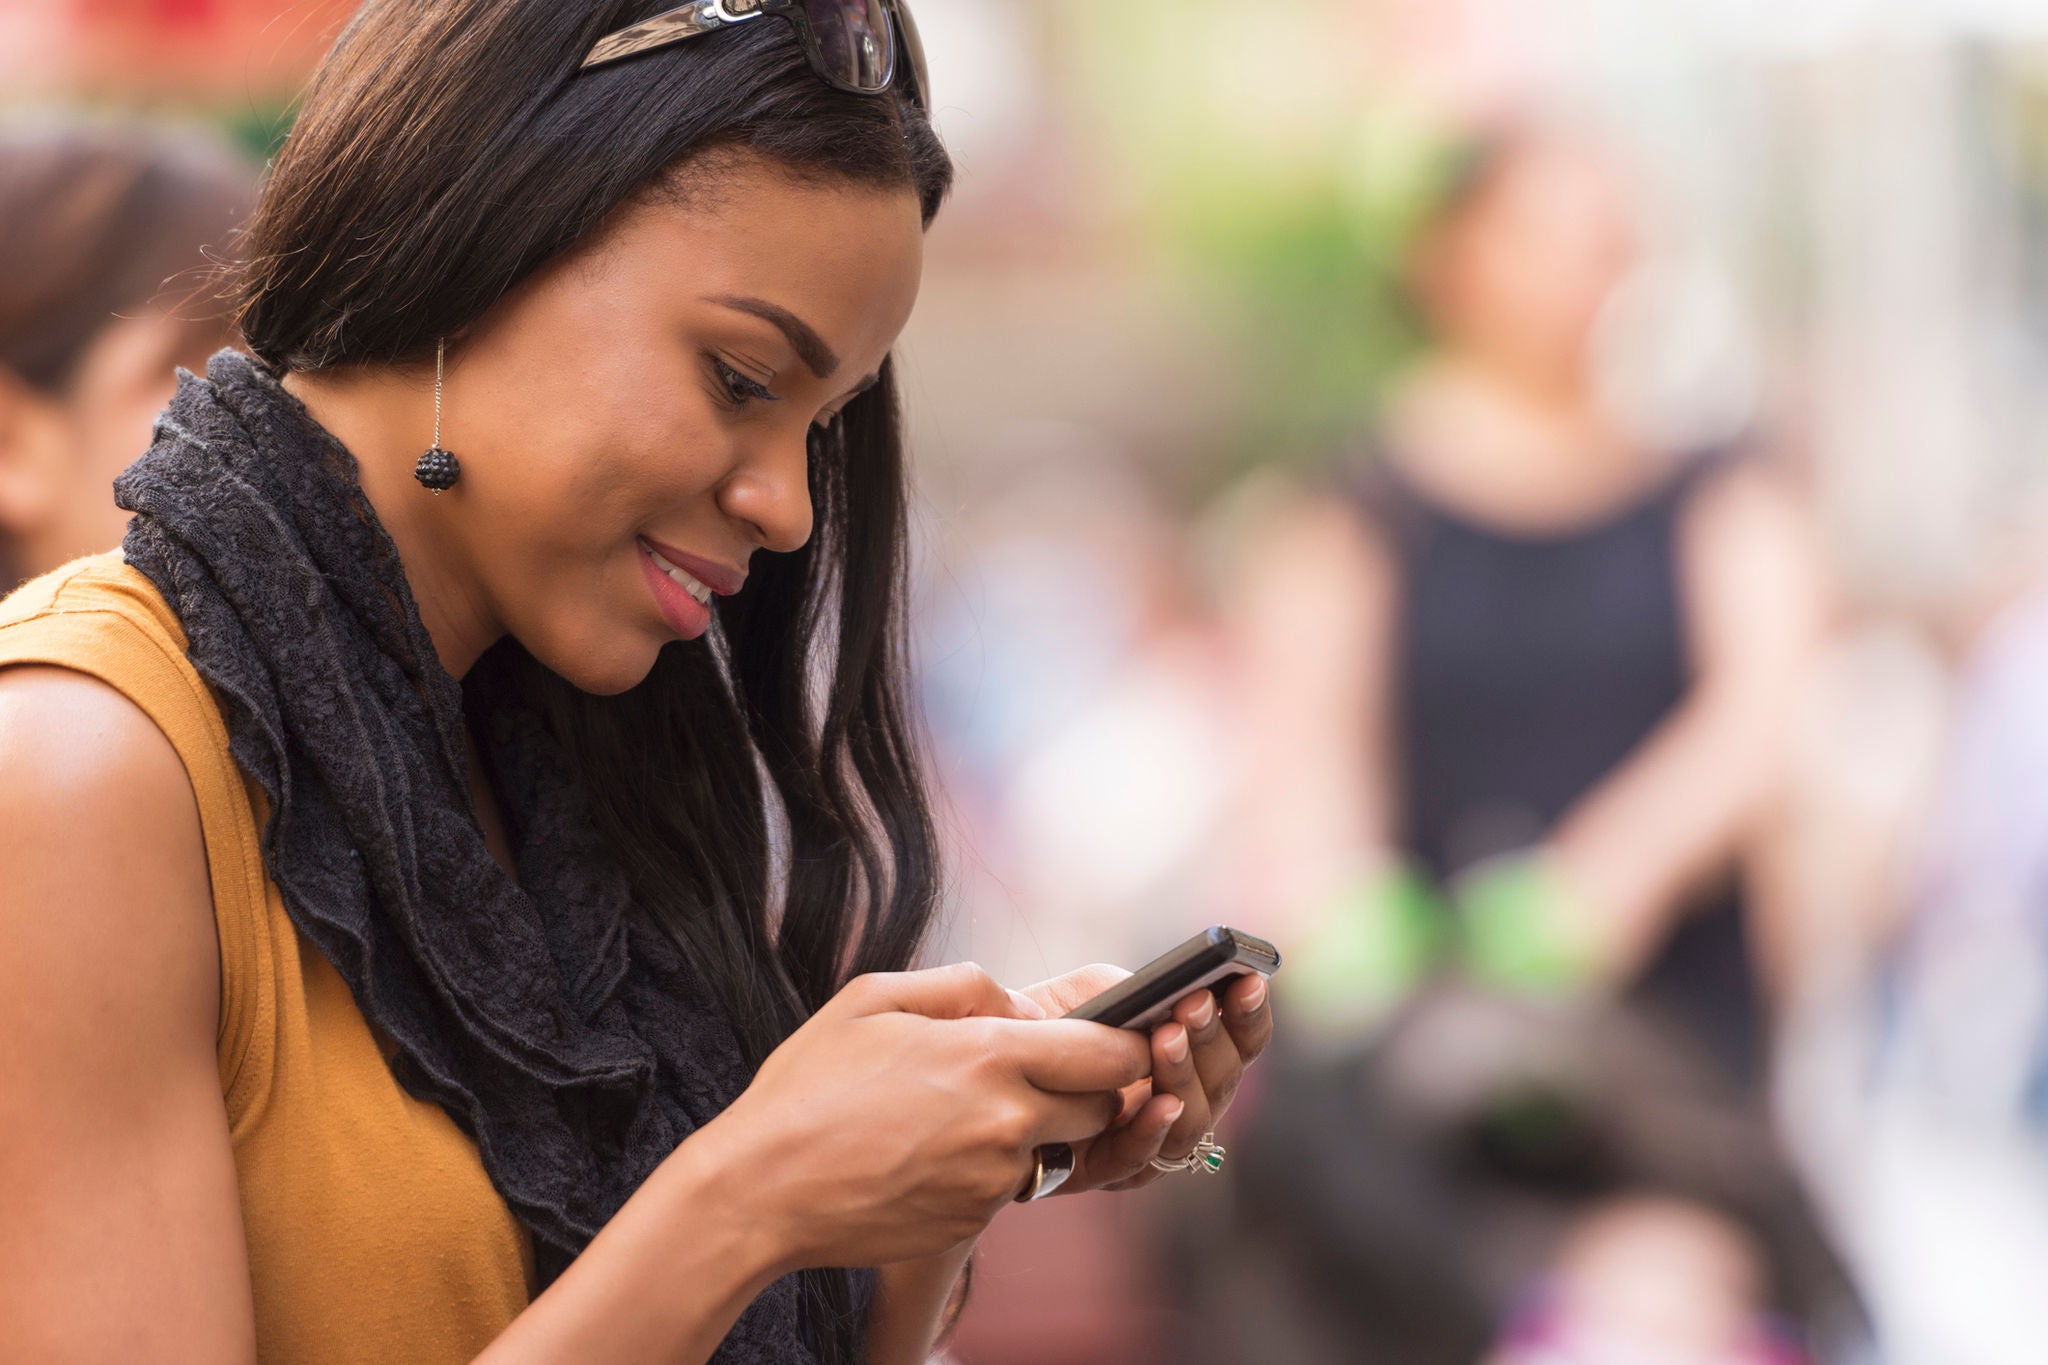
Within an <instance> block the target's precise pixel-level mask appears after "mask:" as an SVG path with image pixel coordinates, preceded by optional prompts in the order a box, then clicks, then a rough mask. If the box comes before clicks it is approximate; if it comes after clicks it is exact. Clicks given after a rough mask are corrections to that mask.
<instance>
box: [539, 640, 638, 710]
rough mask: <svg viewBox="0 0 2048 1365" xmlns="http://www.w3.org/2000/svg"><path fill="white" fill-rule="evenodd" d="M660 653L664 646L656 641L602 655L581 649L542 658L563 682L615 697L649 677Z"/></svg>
mask: <svg viewBox="0 0 2048 1365" xmlns="http://www.w3.org/2000/svg"><path fill="white" fill-rule="evenodd" d="M660 657H661V646H660V645H659V644H658V643H656V642H653V641H649V642H648V643H646V644H644V645H643V644H641V643H640V642H638V641H635V642H634V643H633V644H631V645H629V646H626V647H624V648H621V649H617V650H614V651H611V652H608V653H606V654H603V655H597V654H593V653H578V654H577V655H575V656H574V657H573V658H567V659H559V660H556V659H543V660H542V661H541V662H543V663H544V664H546V665H547V666H548V667H549V668H550V669H552V670H553V671H554V672H555V673H556V674H558V675H559V676H560V677H561V678H562V680H563V681H564V682H567V683H568V684H569V685H570V686H572V687H574V688H575V689H576V690H577V691H579V692H588V693H589V694H590V695H592V696H593V697H616V696H619V695H621V694H623V693H626V692H631V691H632V690H633V689H634V688H636V687H638V686H639V685H640V684H641V683H644V682H646V681H647V678H648V675H649V674H651V673H653V672H654V664H655V661H656V660H657V659H659V658H660Z"/></svg>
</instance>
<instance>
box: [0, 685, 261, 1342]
mask: <svg viewBox="0 0 2048 1365" xmlns="http://www.w3.org/2000/svg"><path fill="white" fill-rule="evenodd" d="M212 911H213V906H212V895H211V890H210V884H209V882H208V878H207V866H206V849H205V843H204V840H203V836H202V833H201V830H200V823H199V808H198V803H197V800H196V798H195V797H194V796H193V793H192V787H191V784H190V782H189V780H188V779H187V777H186V775H185V768H184V765H183V763H182V762H181V761H180V759H179V757H178V754H177V751H176V750H175V749H173V748H172V746H171V743H170V741H169V740H168V739H167V738H166V737H165V736H164V734H163V733H162V731H160V730H158V729H157V727H156V725H155V724H154V723H153V722H152V721H151V720H150V718H149V717H148V715H146V714H145V713H144V712H143V711H142V710H141V708H139V707H138V706H136V705H135V704H134V703H133V702H131V701H129V700H128V699H127V698H126V697H125V696H123V695H122V694H121V693H120V692H118V691H116V690H114V689H113V688H111V687H109V686H107V685H106V684H104V683H101V682H98V681H96V680H94V679H92V678H90V677H87V676H85V675H83V674H80V673H75V672H70V671H67V670H64V669H58V668H47V667H40V666H35V667H30V666H17V667H11V668H7V669H4V670H0V1038H4V1039H6V1040H7V1045H6V1046H5V1047H0V1207H4V1208H6V1209H7V1210H8V1216H7V1218H6V1219H5V1220H4V1221H0V1324H4V1326H0V1336H6V1337H8V1338H9V1339H10V1340H13V1341H16V1342H25V1343H31V1344H33V1343H45V1344H48V1345H49V1346H50V1347H51V1349H52V1352H53V1355H52V1358H56V1357H57V1356H62V1357H63V1358H66V1359H72V1358H77V1359H86V1358H91V1359H100V1358H105V1359H115V1358H119V1357H121V1356H122V1354H123V1352H124V1350H125V1348H126V1347H127V1346H130V1345H132V1344H133V1343H135V1342H139V1341H145V1340H146V1341H152V1342H157V1343H164V1344H169V1343H178V1345H176V1346H175V1347H174V1348H171V1354H170V1356H169V1357H165V1358H174V1359H181V1360H182V1359H190V1360H195V1361H196V1360H202V1359H205V1360H228V1361H233V1360H247V1359H253V1356H254V1338H253V1333H254V1326H253V1322H254V1318H253V1312H252V1309H251V1306H250V1295H249V1279H248V1263H247V1253H246V1250H245V1248H244V1244H243V1239H242V1227H241V1207H240V1203H239V1199H238V1195H237V1186H236V1175H235V1164H234V1155H233V1146H232V1142H231V1140H230V1137H229V1132H228V1124H227V1115H226V1109H225V1105H224V1104H223V1102H222V1099H221V1094H220V1082H219V1073H218V1069H217V1063H216V1057H215V1037H216V1031H217V1027H218V1022H217V1021H218V1014H219V1000H220V959H219V952H218V948H217V946H216V939H215V934H214V924H213V913H212ZM59 1348H61V1349H59ZM30 1354H35V1351H34V1349H33V1346H32V1347H31V1351H30Z"/></svg>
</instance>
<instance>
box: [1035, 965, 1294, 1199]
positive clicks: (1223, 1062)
mask: <svg viewBox="0 0 2048 1365" xmlns="http://www.w3.org/2000/svg"><path fill="white" fill-rule="evenodd" d="M1129 975H1130V973H1129V972H1127V971H1125V970H1123V969H1122V968H1121V967H1110V966H1104V965H1100V964H1098V965H1096V966H1092V967H1083V968H1082V969H1081V970H1079V971H1077V972H1069V973H1068V974H1067V975H1065V976H1060V977H1054V978H1053V979H1052V980H1050V981H1041V982H1040V983H1038V984H1037V985H1035V986H1027V987H1025V988H1024V992H1023V993H1024V994H1025V995H1026V996H1029V997H1030V998H1031V999H1032V1000H1033V1001H1034V1002H1035V1003H1036V1004H1037V1005H1038V1006H1039V1007H1040V1008H1041V1009H1043V1010H1044V1011H1045V1012H1046V1013H1047V1014H1048V1015H1054V1016H1057V1015H1061V1014H1064V1013H1066V1012H1067V1011H1068V1010H1070V1009H1073V1008H1074V1007H1075V1006H1076V1005H1079V1004H1081V1003H1082V1002H1084V1001H1087V1000H1091V999H1093V998H1094V997H1095V996H1097V995H1100V994H1101V993H1102V992H1103V991H1106V990H1108V989H1109V988H1110V987H1111V986H1114V985H1115V984H1116V983H1117V982H1119V981H1121V980H1123V979H1124V978H1125V977H1127V976H1129ZM1119 1031H1120V1032H1124V1031H1127V1030H1119ZM1133 1036H1135V1035H1133ZM1272 1038H1273V1012H1272V1008H1271V1006H1270V1005H1269V1003H1268V1001H1267V989H1266V982H1265V980H1264V979H1263V978H1261V977H1258V976H1245V977H1241V978H1239V979H1238V980H1236V981H1233V982H1231V983H1230V984H1229V985H1228V986H1226V987H1224V988H1222V989H1221V990H1220V991H1216V992H1213V993H1212V992H1210V991H1196V992H1195V993H1194V994H1193V995H1191V996H1189V997H1188V998H1187V999H1185V1000H1183V1001H1181V1002H1180V1003H1179V1004H1178V1005H1176V1006H1175V1007H1174V1011H1173V1018H1172V1019H1171V1020H1169V1021H1168V1022H1166V1023H1164V1024H1161V1025H1160V1026H1159V1027H1157V1028H1155V1029H1153V1030H1152V1037H1151V1044H1150V1052H1151V1077H1150V1079H1149V1080H1148V1081H1141V1082H1139V1083H1138V1084H1136V1085H1134V1086H1131V1087H1130V1088H1129V1089H1128V1090H1127V1091H1126V1092H1125V1094H1124V1096H1123V1110H1122V1113H1121V1114H1120V1115H1119V1117H1118V1119H1117V1122H1116V1124H1115V1126H1113V1127H1112V1128H1111V1129H1110V1130H1109V1131H1107V1132H1105V1133H1103V1134H1102V1135H1101V1136H1100V1137H1097V1138H1094V1139H1091V1140H1087V1141H1082V1142H1073V1143H1071V1145H1072V1146H1073V1149H1074V1173H1073V1175H1071V1176H1069V1177H1068V1178H1067V1181H1066V1183H1065V1184H1063V1185H1061V1186H1060V1188H1059V1191H1058V1192H1059V1193H1061V1194H1068V1193H1076V1192H1079V1191H1082V1190H1095V1189H1111V1190H1131V1189H1137V1188H1139V1187H1140V1186H1143V1185H1149V1184H1150V1183H1151V1182H1152V1181H1154V1180H1156V1179H1158V1178H1159V1176H1160V1172H1159V1171H1157V1170H1155V1169H1153V1168H1152V1166H1151V1165H1150V1164H1149V1163H1150V1162H1151V1160H1152V1158H1154V1157H1164V1158H1166V1159H1167V1160H1169V1161H1170V1160H1175V1159H1177V1158H1180V1157H1184V1156H1186V1155H1187V1154H1188V1153H1189V1152H1192V1151H1193V1150H1194V1148H1195V1143H1196V1142H1197V1141H1198V1140H1200V1138H1201V1137H1202V1135H1203V1134H1204V1133H1207V1132H1209V1131H1211V1130H1212V1129H1214V1128H1215V1127H1216V1124H1217V1122H1218V1121H1219V1120H1221V1119H1222V1117H1223V1114H1224V1111H1226V1110H1228V1109H1229V1108H1230V1102H1231V1100H1232V1099H1233V1098H1234V1097H1235V1096H1236V1094H1237V1085H1238V1082H1239V1081H1240V1080H1242V1079H1243V1078H1244V1069H1245V1068H1246V1067H1247V1066H1249V1065H1251V1064H1252V1063H1253V1062H1255V1061H1257V1060H1258V1058H1259V1054H1260V1053H1262V1052H1264V1051H1265V1050H1266V1044H1267V1043H1269V1042H1271V1041H1272Z"/></svg>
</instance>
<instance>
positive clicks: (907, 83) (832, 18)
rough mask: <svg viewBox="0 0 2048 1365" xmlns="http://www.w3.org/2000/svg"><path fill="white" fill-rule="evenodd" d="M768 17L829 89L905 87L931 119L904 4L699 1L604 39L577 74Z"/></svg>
mask: <svg viewBox="0 0 2048 1365" xmlns="http://www.w3.org/2000/svg"><path fill="white" fill-rule="evenodd" d="M771 15H773V16H774V17H776V18H779V19H786V20H788V21H789V23H790V24H791V25H792V26H793V27H794V28H795V29H796V32H797V38H798V40H799V41H801V42H802V44H803V49H804V56H805V57H807V58H809V59H810V63H811V69H812V70H814V71H816V72H817V73H818V75H819V76H820V77H822V78H823V79H824V80H825V82H826V83H827V84H828V85H833V86H836V87H838V88H839V89H841V90H846V91H850V92H852V93H853V94H856V95H879V94H881V93H883V92H884V91H886V90H889V89H891V88H893V87H894V86H896V85H897V84H898V83H899V82H900V83H901V84H902V86H903V91H904V93H905V94H906V95H908V96H909V97H910V99H911V101H912V102H913V103H914V104H916V105H917V107H918V108H920V109H923V110H926V111H927V112H929V110H930V108H931V106H930V104H929V103H927V100H928V98H929V92H930V90H931V80H930V75H929V73H928V72H927V71H926V69H925V61H924V44H923V43H922V42H920V41H919V39H918V36H917V22H916V21H915V20H914V19H912V18H911V17H910V6H909V5H907V4H906V3H904V0H694V2H693V3H691V4H688V5H683V6H681V7H680V8H678V9H672V10H668V11H666V12H664V13H661V14H657V15H655V16H654V17H653V18H652V19H647V20H643V21H642V22H640V23H637V24H634V25H632V26H631V27H629V28H622V29H620V30H619V31H618V32H617V33H613V34H609V35H607V36H606V37H604V38H602V39H600V40H599V41H598V44H597V46H595V47H593V48H591V49H590V55H589V56H587V57H585V58H584V59H583V65H582V66H581V67H580V68H579V70H582V71H588V70H589V69H590V68H592V67H594V66H603V65H604V64H605V63H607V62H615V61H618V60H620V59H621V58H624V57H631V56H633V55H635V54H636V53H641V52H648V51H651V50H653V49H654V48H657V47H667V46H668V45H669V44H670V43H679V42H682V41H683V40H684V39H686V38H695V37H697V36H698V35H700V34H704V33H712V32H715V31H717V30H718V29H721V28H726V27H729V26H731V25H733V24H744V23H750V22H752V21H753V20H756V19H765V18H768V17H769V16H771Z"/></svg>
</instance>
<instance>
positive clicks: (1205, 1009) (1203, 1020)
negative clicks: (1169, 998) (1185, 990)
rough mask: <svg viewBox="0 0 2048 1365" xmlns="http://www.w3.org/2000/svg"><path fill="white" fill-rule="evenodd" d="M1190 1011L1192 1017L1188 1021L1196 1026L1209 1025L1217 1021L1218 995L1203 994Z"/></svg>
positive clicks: (1204, 1026) (1205, 1026) (1203, 1026)
mask: <svg viewBox="0 0 2048 1365" xmlns="http://www.w3.org/2000/svg"><path fill="white" fill-rule="evenodd" d="M1189 1013H1190V1015H1191V1016H1192V1017H1191V1018H1190V1019H1189V1020H1188V1022H1189V1023H1191V1024H1193V1025H1194V1026H1195V1027H1196V1028H1207V1027H1209V1025H1211V1024H1213V1023H1215V1022H1216V997H1215V996H1213V995H1206V994H1205V995H1203V997H1202V998H1201V999H1200V1000H1199V1001H1197V1002H1196V1004H1195V1007H1194V1009H1193V1010H1191V1011H1190V1012H1189Z"/></svg>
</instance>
